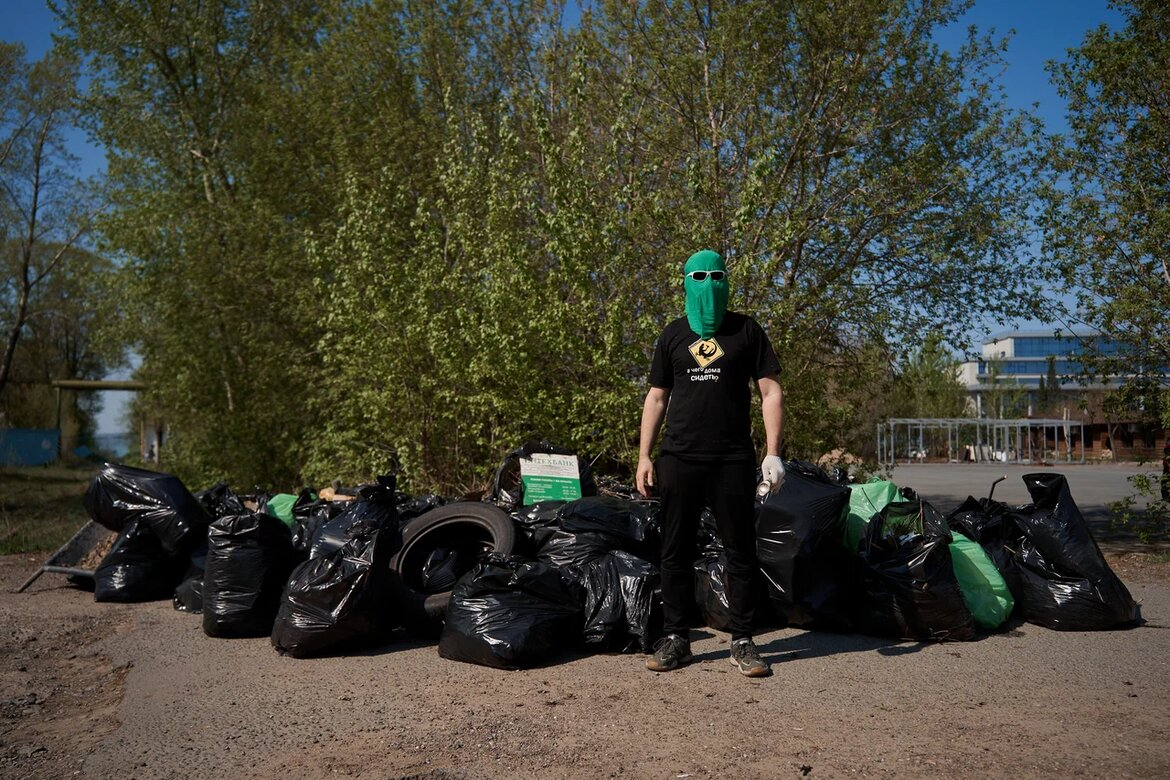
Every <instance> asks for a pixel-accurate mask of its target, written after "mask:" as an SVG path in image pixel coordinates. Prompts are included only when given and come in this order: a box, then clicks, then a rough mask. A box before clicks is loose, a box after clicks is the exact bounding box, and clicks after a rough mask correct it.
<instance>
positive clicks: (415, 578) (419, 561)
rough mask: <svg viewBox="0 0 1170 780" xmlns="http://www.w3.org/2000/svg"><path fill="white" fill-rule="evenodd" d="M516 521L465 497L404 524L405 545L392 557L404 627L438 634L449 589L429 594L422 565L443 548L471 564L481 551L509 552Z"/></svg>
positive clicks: (392, 585)
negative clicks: (425, 586)
mask: <svg viewBox="0 0 1170 780" xmlns="http://www.w3.org/2000/svg"><path fill="white" fill-rule="evenodd" d="M515 546H516V525H515V523H513V522H512V518H510V517H509V516H508V515H507V513H505V512H504V511H503V510H502V509H499V508H497V507H494V506H491V505H490V504H483V503H478V502H474V501H464V502H458V503H454V504H447V505H446V506H441V507H438V508H437V509H432V510H430V511H429V512H426V513H424V514H421V515H419V516H418V517H416V518H414V519H413V520H410V521H409V522H407V523H406V525H404V526H403V527H402V546H401V547H400V548H399V550H398V552H397V553H395V554H394V557H393V558H391V559H390V591H391V597H392V598H393V599H394V601H395V602H396V604H395V606H396V612H397V614H398V616H399V618H400V620H401V622H402V625H403V627H405V628H406V629H408V630H410V631H411V632H413V633H416V634H419V635H420V636H426V637H434V636H438V634H439V632H440V631H441V630H442V628H443V618H444V616H445V615H446V614H447V603H448V602H449V601H450V600H451V591H450V590H447V591H443V592H441V593H427V592H426V591H425V590H423V588H422V567H423V564H424V562H425V561H426V560H427V557H428V556H429V555H430V554H431V552H433V551H434V550H436V549H438V548H440V547H448V548H452V549H458V550H460V551H461V552H462V553H463V558H464V560H465V565H466V568H467V569H470V568H471V566H472V565H473V564H474V563H475V560H476V559H477V558H478V556H479V553H481V552H494V553H499V554H501V555H511V554H512V552H513V550H514V548H515Z"/></svg>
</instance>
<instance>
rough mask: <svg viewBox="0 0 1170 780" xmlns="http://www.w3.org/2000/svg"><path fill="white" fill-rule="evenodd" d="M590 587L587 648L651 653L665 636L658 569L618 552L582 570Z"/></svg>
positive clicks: (582, 577)
mask: <svg viewBox="0 0 1170 780" xmlns="http://www.w3.org/2000/svg"><path fill="white" fill-rule="evenodd" d="M579 577H580V582H581V584H582V586H583V587H584V588H585V630H584V637H585V644H586V645H589V646H593V647H597V648H599V649H602V650H615V651H618V652H623V653H633V652H639V651H640V652H643V653H648V652H651V650H652V649H653V645H654V641H655V640H656V639H658V637H659V636H660V635H661V634H662V590H661V587H660V577H659V574H658V567H656V566H655V565H654V564H653V563H651V562H650V561H645V560H642V559H641V558H638V557H636V556H634V555H631V554H630V553H627V552H623V551H621V550H617V551H614V552H611V553H607V554H606V555H604V556H602V557H600V558H597V559H595V560H593V561H590V562H589V563H587V564H585V565H584V566H583V567H581V569H580V572H579Z"/></svg>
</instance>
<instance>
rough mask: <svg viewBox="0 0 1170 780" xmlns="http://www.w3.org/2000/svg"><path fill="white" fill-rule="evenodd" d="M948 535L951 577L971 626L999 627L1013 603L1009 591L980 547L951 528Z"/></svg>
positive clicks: (1008, 613) (990, 628) (1006, 617)
mask: <svg viewBox="0 0 1170 780" xmlns="http://www.w3.org/2000/svg"><path fill="white" fill-rule="evenodd" d="M951 536H953V537H954V541H953V542H951V544H950V548H951V563H952V564H953V566H954V569H955V579H957V580H958V581H959V589H960V590H961V591H963V601H964V602H965V603H966V604H967V609H969V610H970V611H971V617H973V618H975V625H977V626H979V627H980V628H984V629H987V630H992V629H996V628H999V627H1000V626H1001V625H1003V622H1004V621H1005V620H1007V619H1008V616H1009V615H1011V614H1012V609H1013V608H1014V607H1015V606H1016V600H1015V598H1013V597H1012V592H1011V591H1010V590H1008V586H1007V583H1006V582H1004V580H1003V577H1002V576H1000V573H999V570H997V569H996V568H995V564H994V563H992V562H991V558H989V557H988V555H987V553H986V552H984V551H983V548H982V547H980V546H979V545H978V544H976V543H975V542H973V541H971V540H970V539H968V538H967V537H965V536H963V535H962V534H960V533H956V532H954V531H952V532H951Z"/></svg>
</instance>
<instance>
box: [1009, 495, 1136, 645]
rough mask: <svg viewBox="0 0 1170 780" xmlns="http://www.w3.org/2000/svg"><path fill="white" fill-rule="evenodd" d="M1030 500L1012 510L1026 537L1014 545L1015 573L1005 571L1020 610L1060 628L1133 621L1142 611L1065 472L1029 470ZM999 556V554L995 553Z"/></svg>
mask: <svg viewBox="0 0 1170 780" xmlns="http://www.w3.org/2000/svg"><path fill="white" fill-rule="evenodd" d="M1023 479H1024V485H1025V486H1026V487H1027V489H1028V494H1029V495H1030V496H1031V498H1032V503H1031V504H1030V505H1027V506H1024V507H1019V508H1018V509H1016V510H1013V511H1012V512H1011V519H1012V521H1014V523H1015V525H1016V527H1017V528H1018V529H1019V531H1020V533H1021V535H1022V538H1021V539H1020V540H1019V542H1018V546H1017V547H1015V548H1011V547H1010V546H1009V550H1010V551H1011V553H1012V556H1013V563H1014V568H1015V571H1014V572H1013V575H1014V576H1013V577H1012V578H1008V577H1007V576H1005V577H1004V579H1005V581H1007V582H1008V586H1009V587H1012V583H1013V581H1014V582H1015V587H1014V588H1012V594H1013V595H1014V596H1015V597H1016V603H1017V605H1018V607H1017V608H1018V610H1019V613H1020V615H1021V616H1022V617H1023V618H1024V619H1025V620H1027V621H1028V622H1029V623H1035V624H1037V625H1041V626H1046V627H1048V628H1053V629H1057V630H1061V631H1095V630H1100V629H1107V628H1115V627H1118V626H1123V625H1126V624H1132V623H1135V622H1137V621H1140V620H1141V611H1140V609H1139V607H1138V605H1137V603H1136V602H1135V601H1134V600H1133V597H1132V596H1131V595H1130V593H1129V590H1128V589H1127V588H1126V587H1125V585H1124V584H1123V583H1122V582H1121V580H1120V579H1118V577H1117V575H1116V574H1115V573H1114V572H1113V570H1112V569H1110V568H1109V564H1108V563H1106V562H1105V558H1104V556H1103V555H1101V549H1100V548H1099V547H1098V546H1097V542H1096V541H1095V540H1094V539H1093V535H1092V533H1091V532H1090V531H1089V526H1088V524H1087V523H1086V522H1085V518H1084V516H1083V515H1082V514H1081V510H1080V509H1079V508H1078V507H1077V505H1076V502H1075V501H1073V498H1072V494H1071V493H1070V491H1069V487H1068V481H1067V480H1066V479H1065V477H1064V475H1063V474H1051V473H1044V474H1025V475H1024V478H1023ZM993 560H994V557H993Z"/></svg>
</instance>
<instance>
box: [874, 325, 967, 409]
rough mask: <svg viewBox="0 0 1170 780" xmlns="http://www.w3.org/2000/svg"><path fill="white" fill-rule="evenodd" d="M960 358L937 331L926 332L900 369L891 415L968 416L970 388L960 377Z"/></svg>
mask: <svg viewBox="0 0 1170 780" xmlns="http://www.w3.org/2000/svg"><path fill="white" fill-rule="evenodd" d="M958 369H959V361H958V360H957V359H956V358H955V357H954V355H953V354H951V352H950V351H948V350H947V349H946V347H945V346H944V344H943V341H942V335H941V334H940V333H938V332H937V331H935V332H932V333H930V334H927V336H926V339H925V340H924V341H923V344H922V347H921V348H920V349H919V350H918V351H916V352H915V353H913V354H912V355H911V356H910V358H909V360H907V361H906V363H905V365H904V366H903V367H902V370H901V371H900V372H899V373H898V376H897V380H896V382H895V390H894V398H893V401H894V404H896V405H895V406H893V407H892V409H891V412H890V416H891V417H966V416H967V414H968V409H967V391H966V388H965V387H964V386H963V385H962V384H961V383H960V382H959V380H958Z"/></svg>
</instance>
